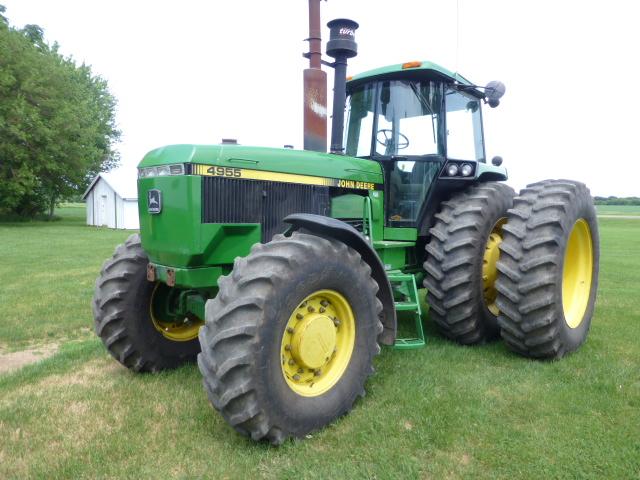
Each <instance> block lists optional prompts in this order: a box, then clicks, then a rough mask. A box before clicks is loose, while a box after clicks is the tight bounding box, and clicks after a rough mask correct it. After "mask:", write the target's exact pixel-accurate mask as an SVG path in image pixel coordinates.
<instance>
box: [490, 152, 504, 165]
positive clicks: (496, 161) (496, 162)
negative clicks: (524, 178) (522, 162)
mask: <svg viewBox="0 0 640 480" xmlns="http://www.w3.org/2000/svg"><path fill="white" fill-rule="evenodd" d="M491 163H493V164H494V165H495V166H496V167H499V166H500V165H502V157H500V156H498V155H496V156H495V157H493V158H492V159H491Z"/></svg>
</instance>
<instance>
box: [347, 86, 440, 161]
mask: <svg viewBox="0 0 640 480" xmlns="http://www.w3.org/2000/svg"><path fill="white" fill-rule="evenodd" d="M441 105H442V86H441V85H440V84H439V83H437V82H431V81H406V80H387V81H382V82H377V83H369V84H366V85H363V86H360V87H356V89H355V90H354V91H352V92H351V95H350V96H349V99H348V106H347V107H348V113H347V122H346V131H345V134H346V139H345V145H346V153H347V155H352V156H357V157H365V156H372V157H374V156H395V155H401V156H408V155H411V156H413V155H416V156H422V155H443V154H444V142H443V141H442V138H441V130H440V123H441V119H440V111H441Z"/></svg>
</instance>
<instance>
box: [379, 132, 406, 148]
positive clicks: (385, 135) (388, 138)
mask: <svg viewBox="0 0 640 480" xmlns="http://www.w3.org/2000/svg"><path fill="white" fill-rule="evenodd" d="M380 134H382V139H380ZM398 137H400V141H399V142H398V143H397V145H396V148H397V149H398V150H402V149H403V148H407V147H408V146H409V139H408V138H407V136H406V135H405V134H403V133H400V132H398ZM376 142H378V143H379V144H380V145H382V146H383V147H388V146H389V145H390V144H391V143H392V142H393V130H390V129H388V128H383V129H381V130H378V133H376Z"/></svg>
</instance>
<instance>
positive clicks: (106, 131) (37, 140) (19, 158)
mask: <svg viewBox="0 0 640 480" xmlns="http://www.w3.org/2000/svg"><path fill="white" fill-rule="evenodd" d="M4 12H5V9H4V7H3V6H1V5H0V213H2V214H14V215H20V216H26V217H30V216H34V215H36V214H39V213H43V212H48V213H49V215H52V214H53V208H54V206H55V204H56V203H57V202H59V201H61V200H64V199H67V198H69V197H72V196H74V195H77V194H78V193H80V192H82V191H83V190H84V188H86V186H87V184H88V182H89V181H90V180H91V178H93V177H94V176H95V175H96V174H97V173H98V172H100V171H105V170H109V169H110V168H112V167H113V166H115V165H116V164H117V162H118V153H117V151H116V150H115V147H114V145H115V143H116V142H117V141H118V139H119V137H120V132H119V131H118V129H117V127H116V124H115V109H116V100H115V98H114V97H113V95H111V93H110V92H109V89H108V85H107V82H106V81H105V80H104V79H103V78H101V77H99V76H97V75H94V74H93V73H92V71H91V68H90V67H89V66H87V65H84V64H82V65H76V63H75V62H74V61H73V59H72V58H66V57H64V56H63V55H61V54H60V53H58V46H57V44H55V43H54V44H53V45H52V46H50V45H49V44H47V43H46V41H45V40H44V33H43V30H42V29H41V28H40V27H39V26H37V25H26V26H25V27H24V28H23V29H15V28H12V27H11V26H10V25H9V24H8V22H7V20H6V18H5V17H4V15H2V14H3V13H4Z"/></svg>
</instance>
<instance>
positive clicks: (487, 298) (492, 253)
mask: <svg viewBox="0 0 640 480" xmlns="http://www.w3.org/2000/svg"><path fill="white" fill-rule="evenodd" d="M505 223H507V219H506V218H505V217H502V218H499V219H498V221H497V222H496V223H495V225H494V226H493V228H492V229H491V233H490V234H489V238H488V239H487V244H486V246H485V249H484V256H483V259H482V290H483V294H484V302H485V305H486V306H487V308H488V309H489V311H490V312H491V313H493V314H494V315H496V316H497V315H498V314H499V313H500V311H499V310H498V306H497V305H496V298H497V297H498V291H497V290H496V287H495V283H496V278H498V269H497V265H498V259H499V258H500V244H501V243H502V227H503V226H504V224H505Z"/></svg>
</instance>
